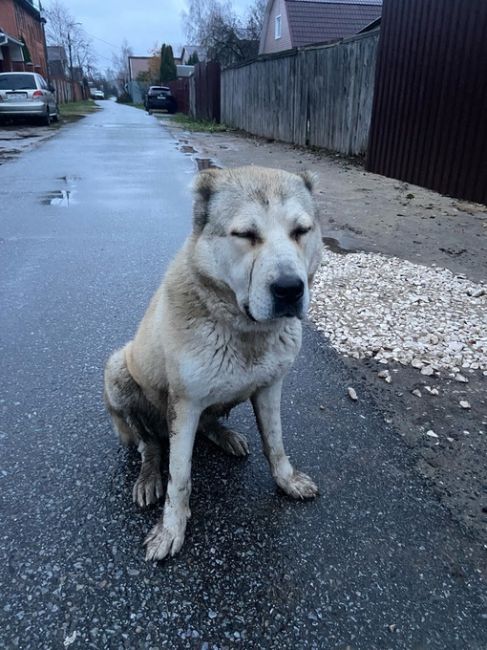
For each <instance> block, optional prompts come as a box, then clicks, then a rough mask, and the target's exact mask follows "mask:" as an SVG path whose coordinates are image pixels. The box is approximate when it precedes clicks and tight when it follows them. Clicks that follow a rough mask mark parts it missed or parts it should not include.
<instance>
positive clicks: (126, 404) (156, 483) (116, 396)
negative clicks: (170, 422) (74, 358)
mask: <svg viewBox="0 0 487 650" xmlns="http://www.w3.org/2000/svg"><path fill="white" fill-rule="evenodd" d="M105 402H106V405H107V408H108V411H109V413H110V415H111V417H112V421H113V425H114V427H115V429H116V431H117V432H118V434H119V436H120V440H121V441H122V442H123V443H124V444H130V443H133V444H135V445H137V448H138V450H139V452H140V455H141V457H142V466H141V468H140V473H139V477H138V478H137V480H136V482H135V485H134V488H133V498H134V501H135V502H136V503H137V504H138V505H139V506H140V507H141V508H144V507H146V506H148V505H150V504H151V503H155V502H156V501H157V500H158V499H159V498H160V497H161V496H162V477H161V468H160V463H161V440H162V439H163V437H164V435H165V434H166V435H167V428H166V425H165V421H164V419H163V418H162V415H161V414H160V413H159V412H158V411H157V409H156V408H155V407H154V406H152V405H151V404H150V403H149V402H148V400H147V399H146V398H145V396H144V394H143V393H142V390H141V389H140V387H139V386H138V385H137V383H136V382H135V381H134V379H133V377H132V376H131V374H130V372H129V369H128V368H127V364H126V361H125V352H124V350H123V349H122V350H117V351H116V352H114V353H113V354H112V355H111V357H110V358H109V360H108V362H107V365H106V368H105Z"/></svg>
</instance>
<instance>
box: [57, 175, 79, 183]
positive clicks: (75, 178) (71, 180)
mask: <svg viewBox="0 0 487 650" xmlns="http://www.w3.org/2000/svg"><path fill="white" fill-rule="evenodd" d="M79 180H81V177H80V176H58V181H64V182H65V183H68V184H69V183H76V181H79Z"/></svg>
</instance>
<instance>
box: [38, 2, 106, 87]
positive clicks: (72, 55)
mask: <svg viewBox="0 0 487 650" xmlns="http://www.w3.org/2000/svg"><path fill="white" fill-rule="evenodd" d="M44 15H45V17H46V20H47V23H46V40H47V43H48V44H49V45H58V46H61V47H64V50H65V52H66V54H67V56H68V60H69V67H70V70H71V71H72V69H73V67H79V68H82V70H83V71H84V72H85V73H86V74H87V75H88V76H91V75H92V74H93V72H94V69H95V63H96V61H95V56H94V53H93V46H92V42H91V39H90V38H89V37H88V36H87V35H86V33H85V32H84V31H83V29H82V27H81V23H78V22H77V21H76V19H75V17H74V16H73V14H72V13H71V12H70V10H69V9H68V8H67V7H66V5H64V4H63V3H62V2H60V0H53V1H52V2H51V3H50V4H49V7H46V8H45V9H44Z"/></svg>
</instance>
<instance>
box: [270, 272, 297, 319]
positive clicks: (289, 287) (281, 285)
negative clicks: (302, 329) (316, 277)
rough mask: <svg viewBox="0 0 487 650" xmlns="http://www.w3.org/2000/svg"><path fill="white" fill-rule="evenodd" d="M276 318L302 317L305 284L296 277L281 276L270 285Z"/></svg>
mask: <svg viewBox="0 0 487 650" xmlns="http://www.w3.org/2000/svg"><path fill="white" fill-rule="evenodd" d="M270 291H271V295H272V300H273V308H274V309H273V311H274V318H280V317H283V316H287V317H293V316H297V317H298V318H300V317H301V316H302V310H303V296H304V282H303V281H302V280H301V278H298V277H297V276H295V275H281V276H280V277H279V278H277V280H276V281H275V282H273V283H272V284H271V285H270Z"/></svg>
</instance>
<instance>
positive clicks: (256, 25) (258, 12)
mask: <svg viewBox="0 0 487 650" xmlns="http://www.w3.org/2000/svg"><path fill="white" fill-rule="evenodd" d="M266 7H267V0H255V2H254V3H253V5H252V6H251V7H250V9H249V11H248V14H247V26H246V29H247V37H248V38H249V39H251V40H256V41H259V40H260V36H261V34H262V29H263V27H264V15H265V10H266Z"/></svg>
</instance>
